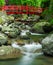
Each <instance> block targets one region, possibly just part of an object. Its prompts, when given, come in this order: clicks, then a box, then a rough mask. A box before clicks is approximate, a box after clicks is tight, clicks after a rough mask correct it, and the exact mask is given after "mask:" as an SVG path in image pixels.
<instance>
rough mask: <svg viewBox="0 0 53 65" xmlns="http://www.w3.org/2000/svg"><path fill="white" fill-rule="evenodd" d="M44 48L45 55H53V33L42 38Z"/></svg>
mask: <svg viewBox="0 0 53 65" xmlns="http://www.w3.org/2000/svg"><path fill="white" fill-rule="evenodd" d="M41 43H42V49H43V53H44V54H45V55H50V56H53V34H51V35H49V36H48V37H46V38H45V39H43V40H42V42H41Z"/></svg>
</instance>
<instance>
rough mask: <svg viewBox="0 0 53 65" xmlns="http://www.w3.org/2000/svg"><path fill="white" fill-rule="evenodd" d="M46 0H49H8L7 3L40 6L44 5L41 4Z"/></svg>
mask: <svg viewBox="0 0 53 65" xmlns="http://www.w3.org/2000/svg"><path fill="white" fill-rule="evenodd" d="M47 1H49V0H9V1H8V4H10V5H28V6H35V7H41V6H44V5H42V3H44V2H47Z"/></svg>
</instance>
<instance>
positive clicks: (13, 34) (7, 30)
mask: <svg viewBox="0 0 53 65" xmlns="http://www.w3.org/2000/svg"><path fill="white" fill-rule="evenodd" d="M2 32H4V33H5V34H7V35H8V36H9V37H12V38H15V37H17V36H18V35H20V30H19V29H17V28H10V27H7V26H4V27H3V28H2Z"/></svg>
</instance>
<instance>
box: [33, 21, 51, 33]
mask: <svg viewBox="0 0 53 65" xmlns="http://www.w3.org/2000/svg"><path fill="white" fill-rule="evenodd" d="M48 28H51V27H50V23H49V22H44V21H43V22H38V23H36V24H35V25H34V26H33V27H32V29H33V30H34V31H35V32H37V33H49V32H50V31H51V30H47V29H48ZM48 31H49V32H48Z"/></svg>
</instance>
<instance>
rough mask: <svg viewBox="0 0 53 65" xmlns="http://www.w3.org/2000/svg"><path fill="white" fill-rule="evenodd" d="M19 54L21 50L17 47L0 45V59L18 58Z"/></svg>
mask: <svg viewBox="0 0 53 65" xmlns="http://www.w3.org/2000/svg"><path fill="white" fill-rule="evenodd" d="M20 56H21V51H20V50H19V49H18V48H17V49H16V48H13V47H11V46H1V47H0V59H2V60H3V59H12V58H19V57H20Z"/></svg>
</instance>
